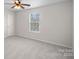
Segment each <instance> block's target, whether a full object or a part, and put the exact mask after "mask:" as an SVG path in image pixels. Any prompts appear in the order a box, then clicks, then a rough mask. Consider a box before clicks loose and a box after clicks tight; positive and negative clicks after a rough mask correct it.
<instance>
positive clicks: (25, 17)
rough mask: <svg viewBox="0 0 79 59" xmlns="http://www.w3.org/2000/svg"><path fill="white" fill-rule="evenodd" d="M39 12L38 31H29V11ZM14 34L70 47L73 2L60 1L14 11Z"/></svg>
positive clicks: (71, 40)
mask: <svg viewBox="0 0 79 59" xmlns="http://www.w3.org/2000/svg"><path fill="white" fill-rule="evenodd" d="M31 12H38V13H40V33H32V32H29V13H31ZM16 16H17V18H16V34H17V35H20V36H24V37H28V38H32V39H36V40H41V41H45V42H49V43H52V44H57V45H62V46H66V47H72V42H73V4H72V2H62V3H58V4H54V5H53V4H52V5H49V6H45V7H40V8H35V9H30V10H26V11H23V12H17V13H16Z"/></svg>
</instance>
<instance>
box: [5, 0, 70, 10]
mask: <svg viewBox="0 0 79 59" xmlns="http://www.w3.org/2000/svg"><path fill="white" fill-rule="evenodd" d="M11 1H12V0H4V3H11ZM21 1H22V3H27V4H31V6H30V7H27V6H25V9H30V8H36V7H41V6H45V5H49V4H53V3H58V2H63V1H69V0H21ZM11 6H12V5H5V4H4V8H7V9H11V8H10V7H11ZM11 10H15V9H11Z"/></svg>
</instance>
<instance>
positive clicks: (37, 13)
mask: <svg viewBox="0 0 79 59" xmlns="http://www.w3.org/2000/svg"><path fill="white" fill-rule="evenodd" d="M33 13H36V12H33ZM33 13H29V32H34V33H40V14H39V13H36V14H39V31H33V30H31V24H30V23H31V14H33Z"/></svg>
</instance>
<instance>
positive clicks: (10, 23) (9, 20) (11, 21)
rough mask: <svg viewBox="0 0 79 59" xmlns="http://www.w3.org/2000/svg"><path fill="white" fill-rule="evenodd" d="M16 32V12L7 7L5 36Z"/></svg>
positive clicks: (5, 12)
mask: <svg viewBox="0 0 79 59" xmlns="http://www.w3.org/2000/svg"><path fill="white" fill-rule="evenodd" d="M14 34H15V13H14V12H12V11H10V10H7V9H5V11H4V36H5V37H8V36H11V35H14Z"/></svg>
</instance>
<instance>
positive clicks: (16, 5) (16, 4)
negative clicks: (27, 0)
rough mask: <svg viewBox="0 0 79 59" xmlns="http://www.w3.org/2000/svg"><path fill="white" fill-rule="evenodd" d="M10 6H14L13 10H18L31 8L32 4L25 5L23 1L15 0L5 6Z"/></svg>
mask: <svg viewBox="0 0 79 59" xmlns="http://www.w3.org/2000/svg"><path fill="white" fill-rule="evenodd" d="M6 4H8V5H11V4H13V6H12V7H11V8H16V9H20V8H22V9H24V6H31V5H30V4H23V3H22V2H21V0H14V1H13V3H5V5H6Z"/></svg>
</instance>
